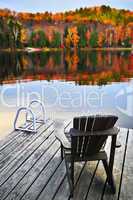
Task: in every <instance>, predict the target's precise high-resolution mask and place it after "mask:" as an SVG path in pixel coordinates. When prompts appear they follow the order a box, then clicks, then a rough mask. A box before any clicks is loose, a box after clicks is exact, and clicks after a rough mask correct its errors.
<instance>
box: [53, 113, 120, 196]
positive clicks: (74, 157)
mask: <svg viewBox="0 0 133 200" xmlns="http://www.w3.org/2000/svg"><path fill="white" fill-rule="evenodd" d="M117 119H118V117H116V116H98V115H97V116H88V117H86V116H85V117H84V116H83V117H76V118H74V119H73V128H71V129H70V131H69V135H70V139H69V140H68V139H67V137H66V136H65V134H63V133H62V132H61V131H60V132H56V133H55V135H56V137H57V139H58V140H59V141H60V143H61V158H62V159H63V158H65V163H66V171H67V176H68V181H69V186H70V194H71V196H73V190H74V163H75V162H82V161H85V162H86V161H95V160H102V163H103V166H104V169H105V171H106V174H107V182H108V184H109V185H110V186H111V189H112V192H113V193H115V190H116V189H115V183H114V179H113V174H112V168H113V159H114V158H113V157H112V158H111V159H112V162H111V163H110V165H109V163H108V157H107V153H106V152H105V150H104V148H103V146H104V144H105V142H106V140H107V138H108V136H114V140H113V143H112V148H111V151H112V152H111V156H114V152H115V150H114V148H115V145H116V136H117V134H118V132H119V129H118V128H116V127H114V124H115V123H116V121H117Z"/></svg>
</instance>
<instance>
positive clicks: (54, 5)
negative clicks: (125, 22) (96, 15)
mask: <svg viewBox="0 0 133 200" xmlns="http://www.w3.org/2000/svg"><path fill="white" fill-rule="evenodd" d="M103 4H104V5H109V6H111V7H115V8H123V9H129V10H133V0H0V8H9V9H12V10H16V11H28V12H41V11H52V12H58V11H65V10H71V9H76V8H80V7H92V6H96V5H103Z"/></svg>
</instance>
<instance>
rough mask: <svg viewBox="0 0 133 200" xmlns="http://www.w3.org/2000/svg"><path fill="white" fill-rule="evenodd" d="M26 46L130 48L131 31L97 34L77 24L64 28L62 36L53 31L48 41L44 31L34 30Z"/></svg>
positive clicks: (114, 30) (108, 30)
mask: <svg viewBox="0 0 133 200" xmlns="http://www.w3.org/2000/svg"><path fill="white" fill-rule="evenodd" d="M28 45H29V46H30V47H41V48H42V47H53V48H59V47H65V48H85V47H90V48H98V47H99V48H102V47H131V46H132V30H131V29H124V27H117V28H116V29H115V28H107V29H105V30H104V32H98V31H97V29H96V28H94V29H93V30H89V29H88V27H87V26H86V25H85V24H79V25H77V26H76V25H75V26H71V27H69V26H68V27H66V28H65V30H64V34H63V35H61V33H60V32H57V31H54V30H53V34H52V39H51V40H49V39H48V37H47V34H46V33H45V32H44V30H35V31H33V32H31V34H30V38H29V41H28Z"/></svg>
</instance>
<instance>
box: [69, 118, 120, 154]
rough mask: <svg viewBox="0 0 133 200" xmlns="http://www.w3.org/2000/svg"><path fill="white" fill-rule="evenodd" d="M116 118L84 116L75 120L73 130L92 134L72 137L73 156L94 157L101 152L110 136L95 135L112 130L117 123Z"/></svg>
mask: <svg viewBox="0 0 133 200" xmlns="http://www.w3.org/2000/svg"><path fill="white" fill-rule="evenodd" d="M117 119H118V117H116V116H111V115H107V116H105V115H104V116H100V115H96V116H88V117H87V116H83V117H76V118H74V119H73V128H75V129H77V130H79V131H82V132H84V133H85V132H91V134H89V133H88V134H85V135H84V134H83V136H78V135H77V136H76V137H75V136H72V138H71V142H72V144H71V146H72V156H73V157H74V156H80V157H85V156H88V155H90V156H91V155H94V154H96V153H98V152H99V151H100V149H101V148H102V146H103V144H104V143H105V141H106V139H107V137H108V135H102V134H101V135H95V134H92V133H95V131H104V130H107V129H110V128H112V127H113V126H114V124H115V123H116V121H117Z"/></svg>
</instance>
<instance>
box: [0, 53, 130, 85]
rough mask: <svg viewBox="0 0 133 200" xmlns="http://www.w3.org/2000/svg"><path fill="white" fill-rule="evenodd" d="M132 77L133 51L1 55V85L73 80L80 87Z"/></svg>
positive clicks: (125, 79)
mask: <svg viewBox="0 0 133 200" xmlns="http://www.w3.org/2000/svg"><path fill="white" fill-rule="evenodd" d="M130 77H133V55H132V54H131V52H130V51H117V52H116V51H66V52H63V51H62V52H60V51H57V52H40V53H29V54H28V53H17V54H11V53H2V52H1V53H0V84H4V83H9V82H15V81H16V80H27V81H28V80H65V81H71V80H73V81H75V82H76V83H77V84H79V85H84V84H85V85H88V84H98V85H103V84H107V83H109V82H113V81H117V82H120V81H127V80H128V78H130Z"/></svg>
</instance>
